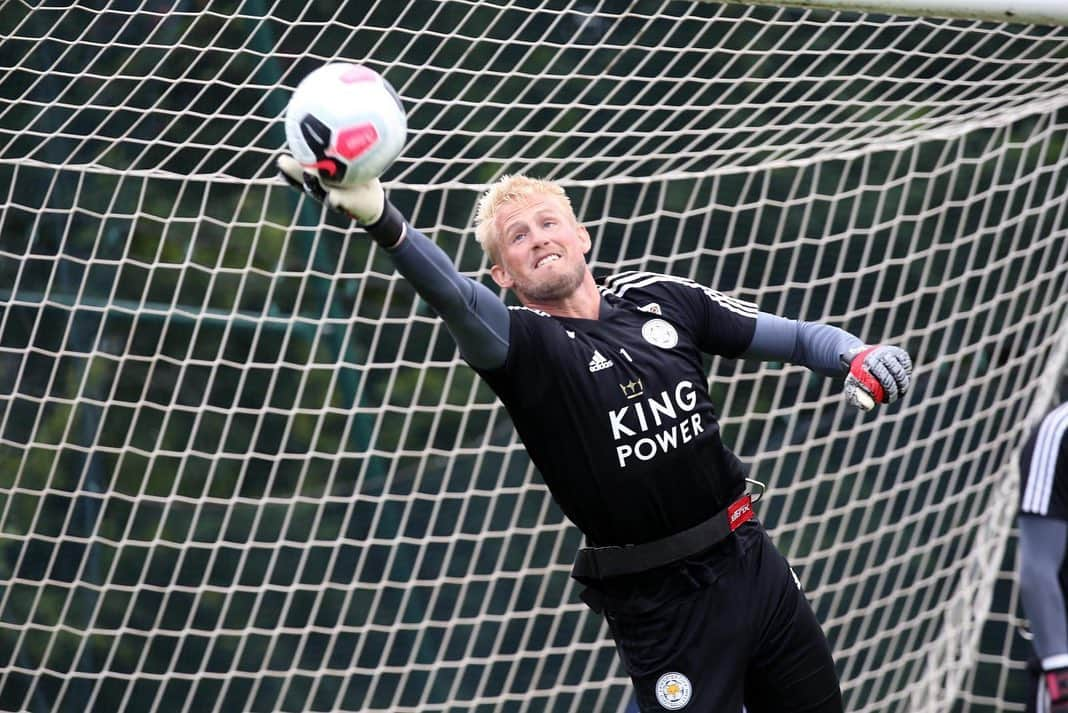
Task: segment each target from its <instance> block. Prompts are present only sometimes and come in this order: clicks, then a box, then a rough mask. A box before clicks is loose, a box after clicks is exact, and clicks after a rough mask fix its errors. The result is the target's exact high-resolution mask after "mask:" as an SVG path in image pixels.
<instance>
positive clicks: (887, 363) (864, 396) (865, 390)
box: [842, 345, 912, 411]
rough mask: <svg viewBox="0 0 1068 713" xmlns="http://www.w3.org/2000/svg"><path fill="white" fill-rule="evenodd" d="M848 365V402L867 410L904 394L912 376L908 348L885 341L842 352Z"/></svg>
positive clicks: (844, 363) (890, 401)
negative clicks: (881, 343)
mask: <svg viewBox="0 0 1068 713" xmlns="http://www.w3.org/2000/svg"><path fill="white" fill-rule="evenodd" d="M842 363H843V365H845V366H846V368H848V369H849V374H848V375H847V376H846V380H845V397H846V401H847V402H849V404H850V405H852V406H856V407H857V408H859V409H861V410H862V411H870V410H871V409H872V408H874V406H875V404H877V403H881V404H889V403H893V402H894V401H897V400H898V399H899V398H901V397H902V396H904V395H905V392H907V391H908V389H909V383H910V381H911V379H912V359H911V358H910V357H909V355H908V352H906V351H905V350H904V349H899V348H898V347H891V346H886V345H874V346H872V345H864V346H860V347H855V348H853V349H850V350H849V351H848V352H846V353H845V354H843V355H842Z"/></svg>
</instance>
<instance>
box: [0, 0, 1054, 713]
mask: <svg viewBox="0 0 1068 713" xmlns="http://www.w3.org/2000/svg"><path fill="white" fill-rule="evenodd" d="M201 5H203V4H195V3H189V2H182V3H177V4H176V5H175V7H174V8H173V9H161V8H162V6H159V7H157V6H156V5H154V4H152V3H138V2H133V1H132V0H130V1H119V0H113V1H112V2H99V3H94V4H92V6H89V5H82V4H78V3H60V2H43V3H28V2H8V3H4V4H3V5H2V6H0V29H2V31H0V50H2V54H3V56H4V57H5V58H10V59H8V60H7V64H8V66H7V67H6V68H5V74H4V75H3V79H2V80H0V96H2V97H3V99H4V100H5V101H4V102H3V106H2V107H0V179H2V181H0V185H2V186H3V187H4V188H3V200H2V202H0V209H2V213H0V233H2V235H3V240H2V243H0V528H2V532H3V535H2V537H0V668H2V669H3V670H4V671H5V674H4V676H3V677H2V680H0V708H3V709H15V710H32V711H46V710H66V709H67V708H77V709H78V710H100V711H110V710H126V711H142V710H143V711H164V710H166V711H203V710H214V711H230V710H246V709H247V710H293V711H312V710H315V711H319V710H323V711H326V710H361V711H362V710H366V711H459V710H465V711H467V710H470V711H480V712H481V711H509V712H510V711H517V712H518V711H523V712H526V711H560V710H575V711H587V710H588V711H608V710H618V711H623V710H624V709H625V708H626V706H627V705H628V703H629V701H630V697H631V692H630V687H629V681H628V679H627V677H626V675H625V672H624V671H623V669H622V667H621V666H620V664H619V661H618V658H617V656H616V654H615V651H614V648H613V645H612V642H611V640H610V639H609V637H608V632H607V629H606V628H605V627H604V625H603V623H602V621H601V619H600V618H599V617H597V616H596V615H594V614H592V613H591V612H590V611H588V610H587V609H586V607H585V605H583V604H582V603H581V602H580V600H579V599H578V596H577V589H576V587H575V586H573V584H572V582H571V580H570V578H569V577H568V571H569V567H570V563H571V559H572V557H573V554H574V551H575V549H576V548H577V547H578V546H579V545H580V544H581V536H580V534H579V533H578V532H577V531H576V530H575V529H574V528H573V527H572V526H570V525H569V524H568V523H567V522H566V520H565V519H564V518H563V516H562V514H561V513H560V511H559V509H558V508H557V507H556V506H555V504H554V503H553V502H552V500H551V498H550V497H549V495H548V493H547V491H546V489H545V488H544V486H543V485H542V482H541V480H540V478H539V476H538V475H537V473H536V471H535V470H534V469H533V468H532V466H531V464H530V462H529V459H528V458H527V456H526V455H525V452H524V450H523V448H522V446H521V444H520V443H519V442H518V440H517V438H516V436H515V434H514V431H513V429H512V426H511V423H510V421H509V420H508V417H507V414H506V413H505V412H504V411H503V409H502V408H501V407H500V406H499V404H498V403H497V401H496V399H495V397H494V396H493V394H492V393H491V392H490V391H489V389H488V388H487V387H486V386H485V385H484V384H482V383H481V382H480V381H479V379H478V378H477V377H476V376H475V375H474V374H473V372H472V371H471V370H470V369H469V368H468V367H467V366H466V365H464V364H463V362H462V361H461V360H460V359H459V357H458V355H457V353H456V349H455V346H454V344H453V342H452V340H451V338H450V337H449V336H448V334H447V332H446V331H445V330H444V328H443V327H442V325H441V324H440V322H439V321H438V319H437V318H436V317H435V316H434V315H433V313H432V312H431V311H430V310H429V308H428V307H427V306H426V305H425V304H424V303H422V302H421V301H420V300H419V299H418V298H417V297H416V296H415V293H414V291H413V290H412V289H411V287H410V286H409V285H407V284H406V283H405V282H404V281H403V280H401V279H399V278H398V277H397V276H396V275H395V274H394V273H393V270H392V266H391V264H390V262H389V260H388V258H387V257H386V256H385V255H384V254H382V252H381V251H379V250H377V249H375V248H374V247H373V246H372V245H371V244H370V243H369V241H367V240H365V239H364V238H363V237H362V236H361V234H360V233H359V232H358V231H352V230H350V227H349V225H348V224H347V223H346V222H345V221H343V220H341V219H340V218H338V217H337V216H333V215H331V214H329V213H326V212H324V211H323V210H322V208H321V207H320V206H318V205H317V204H315V203H314V202H312V201H310V200H308V199H305V198H302V197H300V196H298V195H297V194H296V193H295V192H293V191H291V190H290V189H288V188H287V187H285V186H283V185H282V184H281V182H280V181H279V180H278V179H277V178H276V177H275V176H274V175H273V174H274V171H273V168H272V166H273V160H274V158H275V157H276V156H277V155H278V154H279V153H280V151H281V150H282V149H283V146H284V134H283V130H282V123H281V118H282V115H283V113H284V110H285V103H286V100H287V99H288V96H289V94H290V93H291V91H292V89H293V87H294V86H295V85H296V83H297V82H298V81H299V80H300V78H302V77H303V76H304V75H305V74H307V73H308V72H309V71H311V70H312V69H314V68H315V67H317V66H319V65H320V64H321V63H323V62H326V61H331V60H339V59H345V60H350V61H357V62H362V63H365V64H367V65H369V66H371V67H373V68H374V69H376V70H378V71H380V72H382V73H383V74H384V75H385V76H386V77H387V78H388V79H389V80H390V81H391V83H392V84H393V85H394V86H395V87H396V88H397V89H398V91H399V93H400V94H401V96H402V97H403V99H404V103H405V106H406V109H407V110H408V113H409V124H410V127H411V136H410V140H409V143H408V145H407V147H406V149H405V152H404V155H403V156H402V157H401V159H400V160H399V161H398V162H397V164H395V166H394V167H393V168H392V169H391V170H390V172H389V173H388V174H387V175H386V177H385V178H386V184H387V188H388V189H389V191H390V196H391V199H392V200H393V201H394V203H396V204H397V205H398V207H400V208H401V210H402V211H403V212H404V213H405V215H407V216H408V217H409V218H410V220H411V222H412V224H413V225H414V226H416V227H417V228H419V229H420V230H422V231H423V232H425V233H426V234H428V235H430V236H431V237H432V238H433V239H434V240H435V241H436V242H437V243H438V244H439V245H441V246H442V247H443V249H445V250H446V252H448V253H449V254H450V255H452V256H455V260H456V264H457V266H458V267H459V268H460V269H461V270H462V271H463V272H465V273H466V274H468V275H470V276H472V277H474V278H476V279H480V280H483V281H484V282H485V283H486V284H487V285H490V286H492V282H490V281H489V278H488V265H487V263H486V261H485V259H484V257H483V255H482V253H481V251H480V249H479V247H478V245H477V244H475V241H474V239H473V231H472V230H471V228H470V226H471V224H472V219H473V211H474V205H475V201H476V199H477V196H478V195H479V193H480V191H481V190H483V189H484V188H485V187H486V186H487V185H488V184H489V183H490V182H492V181H493V180H494V179H496V178H497V177H499V176H501V175H504V174H506V173H512V172H519V171H522V172H526V173H530V174H533V175H538V176H543V177H548V178H553V179H556V180H558V181H560V182H561V183H562V184H563V185H564V186H565V188H566V189H567V190H568V192H569V194H570V195H571V197H572V201H573V203H574V205H575V207H576V211H577V213H578V214H579V215H580V217H581V218H582V219H583V221H584V223H585V224H586V225H587V227H588V228H589V230H590V233H591V236H592V237H593V239H594V249H593V251H592V253H591V257H590V262H591V266H592V268H593V269H594V272H595V274H598V275H601V274H609V273H612V272H616V271H621V270H634V269H638V270H651V271H659V272H664V273H668V274H671V275H675V276H679V277H687V278H692V279H695V280H697V281H698V282H700V283H702V284H706V285H710V286H712V287H714V288H716V289H718V290H721V291H723V292H728V293H731V294H733V295H736V296H738V297H742V298H745V299H748V300H752V301H755V302H757V303H758V304H759V305H760V307H761V308H762V309H763V310H765V311H768V312H772V313H776V314H780V315H783V316H787V317H791V318H798V319H805V320H810V321H822V322H828V323H831V324H835V325H837V326H841V327H843V328H845V329H848V330H850V331H852V332H854V333H856V334H858V335H861V336H863V338H865V339H866V340H868V341H870V342H886V341H889V342H892V343H895V344H899V345H901V346H903V347H905V348H907V349H908V350H909V351H910V352H911V353H912V354H913V356H914V358H915V361H916V364H917V369H916V374H915V386H914V389H913V391H912V393H911V394H910V395H909V396H908V397H907V398H906V399H905V401H904V402H903V403H900V404H897V405H894V406H891V407H889V408H883V409H879V410H878V411H877V412H875V413H874V414H873V415H869V416H864V415H859V414H857V413H854V412H852V411H850V410H849V409H848V408H847V407H846V406H845V405H844V404H843V402H842V398H841V393H840V391H841V384H839V383H837V382H836V381H834V380H827V379H823V378H821V377H817V376H815V375H812V374H810V373H809V372H807V371H806V370H804V369H801V368H797V367H794V366H790V365H783V364H777V363H755V362H746V361H741V362H731V361H719V360H716V361H712V362H710V363H709V385H710V390H711V393H712V395H713V398H714V401H715V402H716V403H717V405H718V407H719V413H720V415H721V423H722V427H723V432H724V436H725V439H726V440H727V442H728V443H731V444H733V446H734V448H735V450H736V451H737V452H738V453H739V455H741V456H742V457H743V459H744V460H746V461H747V462H748V463H749V464H750V465H751V467H752V471H753V476H754V477H756V478H758V479H760V480H762V481H766V482H767V483H768V485H769V491H768V494H767V496H766V497H765V498H764V499H763V500H762V502H761V503H760V504H759V506H758V516H759V517H760V518H761V519H762V520H763V521H764V523H765V525H766V526H767V527H768V529H769V530H770V531H771V533H772V535H773V537H774V538H775V540H776V542H777V543H778V544H779V546H780V548H781V549H782V550H783V551H784V552H785V553H786V554H787V555H788V556H789V558H790V560H791V562H792V564H793V565H794V568H795V569H796V570H797V573H798V575H799V577H800V579H801V581H802V582H803V584H804V587H805V589H806V591H807V593H808V596H809V598H810V600H811V601H812V604H813V606H814V608H815V609H816V611H817V614H818V616H819V618H820V621H821V622H822V623H823V625H824V628H825V630H826V631H827V634H828V637H829V639H830V641H831V644H832V646H833V648H834V651H835V655H836V660H837V663H838V666H839V673H840V675H841V679H842V686H843V693H844V695H845V699H846V705H847V709H848V710H851V711H858V712H870V713H874V712H876V711H880V712H881V711H885V712H886V713H895V712H897V711H903V710H908V711H918V712H923V711H931V712H934V711H939V712H941V711H946V710H959V711H973V712H978V711H998V712H1000V711H1022V710H1023V704H1022V700H1023V698H1022V696H1023V685H1024V673H1023V665H1024V660H1025V658H1026V656H1027V653H1028V643H1027V641H1026V639H1024V638H1023V637H1022V636H1021V635H1020V634H1019V628H1020V624H1021V620H1020V617H1021V614H1020V612H1019V611H1018V601H1017V600H1018V595H1017V592H1016V589H1015V586H1014V583H1013V574H1012V572H1013V567H1014V562H1015V558H1014V551H1013V547H1014V542H1015V540H1014V536H1013V533H1012V515H1013V513H1014V511H1015V502H1016V500H1015V499H1016V484H1017V479H1018V474H1017V473H1016V472H1015V468H1014V466H1013V460H1014V457H1015V451H1016V449H1017V448H1018V446H1019V443H1020V442H1021V439H1022V437H1023V435H1024V434H1025V433H1026V432H1027V430H1028V429H1029V428H1030V427H1031V426H1032V425H1033V424H1034V423H1035V420H1036V419H1037V418H1038V417H1039V416H1041V413H1042V411H1043V410H1044V409H1045V408H1046V406H1048V405H1049V404H1050V403H1051V401H1052V399H1053V398H1054V396H1053V393H1052V391H1053V388H1054V384H1055V383H1056V376H1057V375H1058V374H1060V373H1063V371H1064V369H1065V363H1066V361H1068V357H1066V352H1068V346H1066V345H1068V337H1066V335H1068V326H1066V325H1068V297H1066V292H1068V291H1066V289H1065V286H1066V285H1068V237H1066V236H1068V217H1066V215H1065V204H1064V199H1063V196H1064V195H1065V192H1066V188H1068V150H1066V138H1068V109H1066V108H1065V104H1066V102H1068V88H1066V87H1065V85H1064V81H1063V77H1064V76H1065V75H1066V73H1068V34H1066V30H1065V29H1064V28H1053V27H1037V26H1025V25H1011V24H1004V25H1002V24H993V23H988V22H977V21H965V20H939V19H915V18H903V17H893V16H885V15H865V14H857V13H845V12H839V13H835V12H827V11H814V10H797V9H782V8H768V7H741V6H730V5H715V4H710V3H690V2H671V3H661V2H644V1H639V2H635V3H631V4H630V6H629V7H628V9H627V11H625V12H622V11H620V10H619V9H618V4H616V3H610V2H607V1H603V2H597V1H595V0H578V1H576V2H564V1H562V0H545V1H542V2H538V1H535V0H520V1H516V2H503V1H495V2H478V3H476V2H464V1H459V0H449V1H448V2H437V3H429V2H416V3H409V4H406V6H405V7H403V8H401V9H398V7H397V3H386V2H375V3H367V4H364V3H359V4H344V5H342V6H341V7H340V8H335V7H334V6H333V4H318V3H311V4H309V3H303V2H290V1H289V0H276V1H275V2H266V1H262V0H261V1H254V0H249V1H247V2H243V3H214V4H207V6H206V7H201ZM328 6H329V7H328ZM665 487H670V485H669V484H666V485H665Z"/></svg>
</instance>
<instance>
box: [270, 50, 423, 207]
mask: <svg viewBox="0 0 1068 713" xmlns="http://www.w3.org/2000/svg"><path fill="white" fill-rule="evenodd" d="M407 129H408V125H407V121H406V120H405V117H404V106H403V105H402V104H401V101H400V97H398V96H397V92H396V91H395V90H394V89H393V87H392V86H390V84H389V82H387V81H386V80H385V78H384V77H383V76H382V75H380V74H379V73H378V72H376V71H374V70H373V69H371V68H369V67H365V66H363V65H360V64H349V63H347V62H335V63H331V64H326V65H323V66H322V67H319V68H318V69H316V70H315V71H314V72H312V73H311V74H309V75H308V76H307V77H305V78H304V79H303V80H301V82H300V84H298V85H297V89H296V91H295V92H293V96H292V97H291V98H290V100H289V106H288V107H287V108H286V144H288V146H289V150H290V151H291V152H292V153H293V156H294V157H295V158H296V159H297V161H299V162H300V164H301V165H302V166H303V167H304V169H305V170H307V171H315V172H317V173H318V175H319V180H320V181H321V182H322V183H323V184H324V185H325V186H327V187H338V186H341V187H344V186H352V185H355V184H358V183H364V182H366V181H369V180H371V179H372V178H378V177H379V176H381V175H382V174H383V173H384V172H385V170H386V169H387V168H389V166H390V164H392V163H393V161H395V160H396V158H397V156H399V155H400V152H401V149H403V148H404V139H405V135H406V132H407Z"/></svg>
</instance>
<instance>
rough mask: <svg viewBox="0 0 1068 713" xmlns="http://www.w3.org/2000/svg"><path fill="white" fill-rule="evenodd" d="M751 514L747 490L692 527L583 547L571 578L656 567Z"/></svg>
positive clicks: (703, 544) (717, 537) (702, 544)
mask: <svg viewBox="0 0 1068 713" xmlns="http://www.w3.org/2000/svg"><path fill="white" fill-rule="evenodd" d="M752 517H753V505H752V501H751V500H750V498H749V494H748V493H747V494H745V495H743V496H742V497H740V498H738V499H737V500H735V501H734V502H733V503H731V504H730V505H728V506H727V507H726V508H724V509H723V510H720V511H719V512H718V513H716V514H715V515H713V516H712V517H710V518H709V519H707V520H705V521H704V522H702V523H699V524H697V525H694V526H693V527H691V528H689V529H686V530H683V531H682V532H676V533H675V534H674V535H668V536H667V537H663V538H661V539H659V540H653V541H652V542H643V543H642V544H640V545H623V546H609V547H583V548H582V549H580V550H579V551H578V555H577V556H576V557H575V564H574V566H573V567H572V568H571V576H572V577H574V578H575V579H580V580H581V579H606V578H608V577H618V576H620V575H623V574H636V573H637V572H644V571H646V570H650V569H656V568H657V567H662V566H663V565H666V564H670V563H672V562H675V561H678V560H680V559H683V558H686V557H689V556H691V555H695V554H697V553H698V552H702V551H704V550H707V549H708V548H709V547H711V546H712V545H714V544H716V543H717V542H719V541H720V540H722V539H724V538H725V537H726V536H727V535H729V534H731V533H732V532H734V531H735V530H737V529H738V528H739V527H740V526H741V525H742V523H744V522H747V521H748V520H750V519H751V518H752Z"/></svg>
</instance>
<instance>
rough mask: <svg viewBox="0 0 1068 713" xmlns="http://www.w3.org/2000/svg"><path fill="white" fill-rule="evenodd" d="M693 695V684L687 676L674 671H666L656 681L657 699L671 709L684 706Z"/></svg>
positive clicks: (663, 705) (675, 709) (674, 709)
mask: <svg viewBox="0 0 1068 713" xmlns="http://www.w3.org/2000/svg"><path fill="white" fill-rule="evenodd" d="M691 696H693V686H692V685H690V679H688V678H686V676H684V675H682V674H681V673H678V672H677V671H672V672H671V673H665V674H664V675H663V676H661V677H660V678H659V679H657V681H656V700H657V703H659V704H660V705H661V706H662V707H664V708H666V709H667V710H669V711H677V710H679V709H681V708H684V707H685V706H686V704H687V703H689V702H690V698H691Z"/></svg>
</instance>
